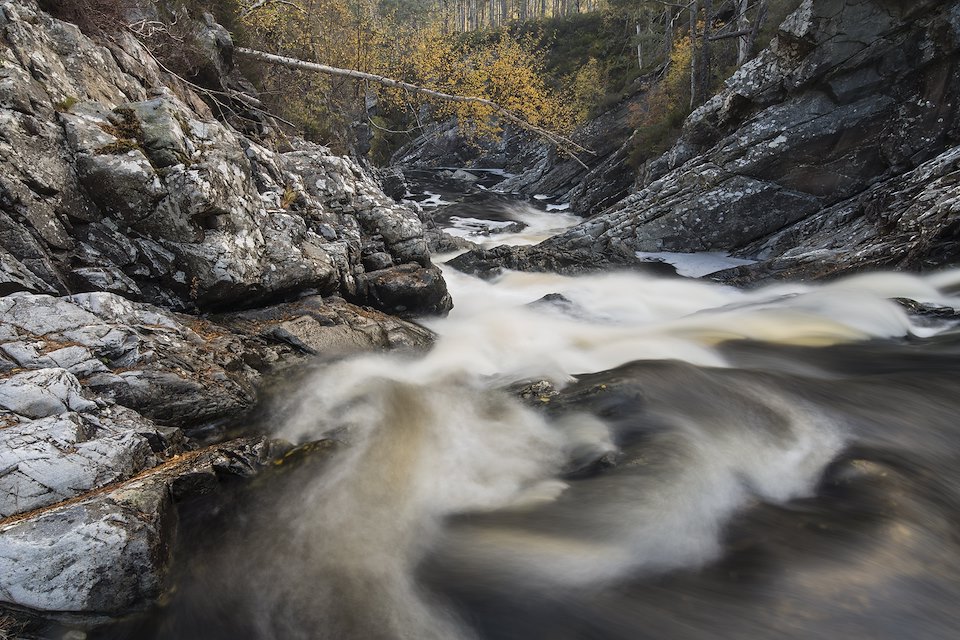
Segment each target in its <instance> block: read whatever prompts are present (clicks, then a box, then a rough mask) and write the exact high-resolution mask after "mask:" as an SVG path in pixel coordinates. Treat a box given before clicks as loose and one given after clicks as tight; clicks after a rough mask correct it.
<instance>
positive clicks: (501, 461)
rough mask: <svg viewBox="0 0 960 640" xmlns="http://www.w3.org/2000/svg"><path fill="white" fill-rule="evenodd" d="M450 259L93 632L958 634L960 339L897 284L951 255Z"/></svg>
mask: <svg viewBox="0 0 960 640" xmlns="http://www.w3.org/2000/svg"><path fill="white" fill-rule="evenodd" d="M446 275H447V278H448V281H449V283H450V285H451V290H452V293H453V295H454V300H455V302H456V305H457V306H456V309H455V310H454V312H453V313H452V314H451V316H450V317H449V318H447V319H444V320H436V321H432V322H430V326H431V327H432V328H433V329H434V330H435V331H437V333H438V335H439V339H438V341H437V344H436V346H435V347H434V348H433V349H432V350H431V351H430V352H428V353H426V354H423V355H419V356H400V355H382V354H379V355H366V356H361V357H357V358H353V359H349V360H344V361H340V362H337V363H332V364H331V363H328V364H324V365H323V366H318V367H317V368H316V369H314V370H311V371H308V372H304V374H303V377H302V378H300V379H298V380H297V381H296V382H295V383H292V384H291V385H290V386H289V387H287V388H285V390H284V391H283V392H282V393H281V394H280V395H279V397H278V398H276V402H275V413H273V414H272V416H273V417H272V419H271V421H270V422H271V426H272V428H273V430H274V431H275V433H276V434H277V435H280V436H283V437H286V438H290V439H292V440H294V441H297V442H308V441H312V440H317V439H321V438H333V439H335V440H337V441H338V442H339V443H340V444H339V445H338V446H337V448H336V451H335V452H334V453H332V454H331V455H329V456H317V457H315V458H314V459H312V460H310V459H308V460H307V462H305V463H304V464H302V465H300V466H299V467H297V468H294V469H291V470H288V471H286V472H278V473H275V474H272V475H269V476H267V477H265V478H263V479H262V480H260V481H259V482H256V483H254V485H252V486H249V487H246V488H244V489H242V490H239V491H238V492H237V494H236V496H235V497H234V500H233V501H231V502H229V503H226V504H224V503H217V504H212V505H211V504H205V505H203V508H200V509H194V510H193V511H192V512H190V513H192V516H191V517H190V519H188V520H187V521H185V523H184V527H183V531H184V533H183V536H182V540H181V544H180V548H179V550H178V555H177V558H178V564H177V568H176V571H175V574H174V576H173V577H172V579H171V584H172V586H174V587H175V590H174V591H173V592H172V594H171V596H170V598H169V599H168V600H167V601H166V602H165V603H164V604H163V605H162V606H160V607H158V608H157V609H155V610H153V611H151V612H148V613H147V614H145V615H142V616H135V617H133V618H131V619H129V620H126V621H124V622H123V623H121V624H116V625H111V626H110V627H109V628H105V629H102V630H100V631H99V632H97V633H95V634H93V637H102V638H107V637H110V638H118V637H130V638H145V639H146V638H158V639H159V638H163V639H174V638H176V639H191V638H198V639H199V638H205V639H206V638H251V639H298V638H305V639H306V638H323V639H331V640H334V639H336V640H370V639H380V638H382V639H385V640H386V639H394V638H404V639H410V640H431V639H436V640H441V639H443V640H447V639H450V640H452V639H458V638H463V639H469V638H478V639H479V638H483V639H502V640H507V639H511V640H513V639H516V640H520V639H524V640H529V639H548V640H567V639H570V640H573V639H577V640H580V639H594V638H596V639H620V638H623V639H627V638H630V639H636V638H656V639H662V638H685V639H699V638H835V637H852V638H890V639H901V638H908V637H909V638H954V637H957V633H958V629H960V609H958V608H957V606H956V603H957V602H958V601H960V535H958V531H960V530H958V523H960V520H958V515H960V504H958V501H960V383H958V380H960V377H958V374H960V332H958V331H957V330H956V329H955V328H954V327H955V325H956V323H955V322H953V321H950V320H946V319H933V318H931V317H919V316H916V315H910V314H908V313H907V312H906V310H905V309H904V307H902V306H901V305H900V304H898V303H897V302H894V301H893V300H892V299H893V298H910V299H913V300H917V301H919V302H923V303H926V304H929V305H941V306H947V307H958V306H960V299H958V298H957V297H956V292H957V291H958V285H960V272H946V273H941V274H936V275H932V276H926V277H915V276H906V275H902V274H872V275H867V276H860V277H856V278H852V279H848V280H843V281H838V282H834V283H831V284H827V285H815V286H810V285H795V284H785V285H778V286H776V287H773V288H767V289H761V290H757V291H751V292H745V291H740V290H735V289H730V288H726V287H721V286H718V285H715V284H712V283H708V282H703V281H697V280H687V279H676V278H669V279H668V278H655V277H651V276H646V275H638V274H606V275H599V276H588V277H581V278H566V277H560V276H554V275H544V274H507V275H506V276H504V277H503V278H501V279H500V280H498V281H496V282H494V283H485V282H481V281H479V280H475V279H473V278H469V277H467V276H463V275H460V274H456V273H449V272H448V273H447V274H446ZM548 293H560V294H562V295H563V296H564V297H565V301H564V302H562V304H543V303H540V304H535V305H530V304H529V303H531V302H533V301H536V300H538V299H540V298H542V297H543V296H544V295H545V294H548ZM530 380H547V381H550V382H551V383H552V385H553V388H554V389H555V390H557V391H558V392H557V393H556V394H554V392H553V391H551V390H550V388H549V387H546V386H542V387H540V388H538V393H536V394H534V396H533V397H532V398H531V400H532V402H528V403H524V402H521V401H520V400H519V399H518V397H517V395H516V393H514V392H508V391H504V389H505V388H508V387H510V386H511V385H514V384H516V383H520V382H523V381H530ZM531 405H532V406H531Z"/></svg>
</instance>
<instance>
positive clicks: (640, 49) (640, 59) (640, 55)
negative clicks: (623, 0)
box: [637, 22, 643, 69]
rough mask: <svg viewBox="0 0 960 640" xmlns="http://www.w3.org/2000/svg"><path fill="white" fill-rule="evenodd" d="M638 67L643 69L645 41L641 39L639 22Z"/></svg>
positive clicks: (638, 24)
mask: <svg viewBox="0 0 960 640" xmlns="http://www.w3.org/2000/svg"><path fill="white" fill-rule="evenodd" d="M637 68H638V69H643V42H641V41H640V23H639V22H638V23H637Z"/></svg>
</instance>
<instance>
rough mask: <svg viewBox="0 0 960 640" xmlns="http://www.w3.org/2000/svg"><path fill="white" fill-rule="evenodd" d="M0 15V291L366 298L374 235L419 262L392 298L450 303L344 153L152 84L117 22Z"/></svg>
mask: <svg viewBox="0 0 960 640" xmlns="http://www.w3.org/2000/svg"><path fill="white" fill-rule="evenodd" d="M0 30H2V31H0V33H2V40H0V46H2V49H0V59H2V62H3V64H2V65H0V157H2V158H3V163H2V168H0V260H2V265H3V266H2V268H0V290H2V291H6V292H10V291H31V292H34V293H54V292H55V293H60V294H64V293H73V292H78V291H91V290H97V291H110V292H115V293H121V294H123V295H124V296H126V297H128V298H131V299H135V300H142V301H148V302H152V303H155V304H161V305H164V306H168V307H173V308H177V309H181V310H191V309H202V310H215V309H224V308H229V307H237V306H253V305H256V304H262V303H266V302H275V301H280V300H283V299H285V298H289V297H291V296H293V295H294V294H295V293H297V292H300V291H304V290H308V289H312V290H315V291H317V292H319V293H322V294H331V293H335V292H339V293H340V294H342V295H343V296H345V297H347V298H348V299H350V300H353V301H355V302H359V303H368V302H370V303H375V302H376V299H377V298H376V296H375V295H371V292H370V291H369V290H368V288H366V287H365V282H366V281H367V278H366V276H367V275H368V272H367V267H368V266H370V265H369V263H368V264H367V265H365V264H364V263H363V261H362V260H361V253H362V252H364V251H366V252H370V251H373V250H379V251H380V252H382V253H384V254H385V256H388V257H389V264H386V261H384V262H382V263H381V265H384V267H392V266H397V265H415V266H416V268H418V269H421V270H423V271H425V272H429V274H425V275H424V278H423V279H429V280H430V282H431V283H432V286H433V288H432V289H430V290H429V291H425V290H424V289H423V288H422V287H421V288H418V289H417V290H416V291H412V292H410V294H409V295H408V296H407V299H408V302H409V304H408V305H407V308H406V310H405V313H406V314H407V315H411V316H412V315H418V314H431V313H444V312H446V311H447V310H448V309H449V308H450V305H451V302H450V300H449V298H448V297H446V289H445V286H444V283H443V279H442V278H441V277H440V276H439V272H438V271H436V269H435V268H434V267H433V266H432V265H431V264H430V258H429V254H428V252H427V248H426V243H425V241H424V239H423V228H422V225H421V223H420V220H419V218H418V216H417V214H416V213H415V212H414V211H412V210H410V209H408V208H406V207H404V206H402V205H398V204H396V203H395V202H394V201H393V200H392V199H390V198H388V197H387V196H385V195H384V194H383V192H382V191H381V190H380V189H379V187H378V186H377V185H376V183H375V182H374V181H373V180H372V179H371V178H370V177H369V176H367V175H366V174H365V173H364V172H363V171H362V170H361V169H360V167H359V166H358V165H356V164H355V163H354V162H352V161H350V160H348V159H345V158H340V157H336V156H334V155H332V154H331V153H330V152H329V150H327V149H326V148H325V147H322V146H319V145H313V144H307V143H303V142H295V143H294V144H293V148H292V149H290V150H288V151H286V152H284V153H278V152H275V151H271V150H270V149H268V148H267V147H266V146H263V145H262V144H259V143H257V142H255V141H253V140H250V139H248V138H246V137H244V136H243V135H242V134H241V133H239V132H237V131H236V130H234V129H233V128H231V127H230V126H229V125H225V124H222V123H220V122H218V121H216V120H215V119H214V118H213V117H212V115H211V113H210V111H209V110H208V109H207V107H206V106H205V105H204V103H203V102H202V101H201V100H200V98H199V97H197V95H196V94H195V93H193V92H192V90H190V88H189V87H186V86H185V85H183V84H182V83H180V84H178V83H176V82H175V81H171V82H170V86H169V87H168V86H165V85H164V84H163V83H162V82H161V76H162V73H161V71H160V69H159V68H158V67H157V65H156V63H154V62H153V61H152V58H151V57H150V56H149V54H148V53H147V52H146V51H145V50H144V49H143V47H142V45H140V44H139V43H138V42H137V41H136V40H134V39H133V38H132V37H129V36H126V37H121V38H118V39H117V41H116V42H115V43H112V44H111V46H110V48H107V47H104V46H100V45H97V44H95V43H93V42H92V41H90V40H89V39H88V38H86V37H85V36H84V35H82V34H81V33H80V32H79V30H78V29H77V28H76V27H74V26H73V25H69V24H67V23H63V22H59V21H57V20H54V19H52V18H50V17H49V16H47V15H46V14H44V13H42V12H40V11H39V10H38V9H37V8H36V5H35V4H34V3H33V2H29V1H28V2H16V3H15V2H9V1H8V2H4V3H0ZM221 35H223V34H221ZM211 51H212V53H211V55H218V56H220V55H223V54H224V51H225V49H224V47H212V49H211ZM226 51H228V50H226ZM216 64H219V65H221V66H232V63H231V62H230V61H229V60H224V59H219V58H218V59H217V60H216ZM214 66H216V65H214ZM376 266H380V265H376ZM381 276H382V274H381ZM397 286H400V285H397ZM420 293H422V294H424V295H426V297H427V298H428V299H427V300H426V301H425V302H424V304H423V305H422V307H421V305H420V304H418V300H417V296H418V294H420Z"/></svg>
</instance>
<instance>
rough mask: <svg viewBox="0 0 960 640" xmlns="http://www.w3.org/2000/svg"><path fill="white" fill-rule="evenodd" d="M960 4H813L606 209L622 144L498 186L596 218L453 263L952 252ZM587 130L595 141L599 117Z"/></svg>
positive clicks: (787, 267)
mask: <svg viewBox="0 0 960 640" xmlns="http://www.w3.org/2000/svg"><path fill="white" fill-rule="evenodd" d="M958 11H960V7H958V6H957V5H956V4H955V3H952V2H934V1H929V2H914V3H907V4H902V3H895V2H880V1H877V2H847V1H845V0H806V1H804V2H802V3H801V5H800V8H799V9H798V10H797V11H796V12H794V13H793V14H791V15H790V16H789V17H788V18H787V19H786V20H785V21H784V23H783V24H782V25H781V26H780V28H779V30H778V31H777V34H776V36H775V38H774V39H773V41H772V42H771V43H770V45H769V46H768V47H767V48H766V49H764V50H763V51H762V52H761V53H760V54H759V55H757V56H756V57H755V58H754V59H752V60H751V61H749V62H748V63H746V64H744V65H743V66H742V67H741V68H740V69H739V70H737V71H736V73H734V75H733V76H731V77H730V78H729V79H728V80H727V81H726V83H725V86H724V87H723V88H722V90H721V91H720V92H719V93H717V94H716V95H715V96H714V97H713V98H711V99H710V100H708V101H707V102H706V103H705V104H704V105H703V106H701V107H699V108H698V109H697V110H695V111H694V112H693V113H692V114H691V115H690V116H689V117H688V118H687V119H686V121H685V122H684V124H683V130H682V134H681V136H680V138H679V140H678V141H677V142H676V144H675V145H674V146H673V148H672V149H670V150H669V151H668V152H667V153H665V154H664V155H662V156H660V157H658V158H655V159H653V160H651V161H649V162H648V163H647V164H646V166H645V167H644V170H643V171H642V172H641V174H640V177H639V178H638V179H637V183H636V184H635V185H634V186H633V187H632V188H631V189H630V191H631V192H630V193H628V194H627V195H626V196H625V197H622V199H619V200H618V201H616V202H614V203H612V204H606V205H603V204H602V203H603V198H605V197H606V198H609V197H610V196H611V195H614V194H616V193H618V192H621V191H622V190H623V188H624V187H623V177H622V173H621V172H618V171H617V170H616V169H614V168H612V167H611V163H613V165H614V166H616V165H617V164H622V163H623V161H624V158H625V154H626V150H625V148H623V147H621V148H618V149H614V150H612V151H610V150H608V149H603V148H600V149H599V151H600V153H599V154H598V156H597V157H596V158H595V159H589V162H590V167H589V169H583V168H579V167H577V165H576V164H575V163H573V162H572V161H569V160H564V159H563V158H562V157H559V156H558V155H557V154H556V153H548V152H547V150H546V148H541V151H540V152H539V155H538V156H537V157H536V158H535V162H534V163H532V167H533V168H530V169H528V170H526V171H523V172H521V173H520V174H519V175H517V176H515V177H513V178H511V179H509V180H507V181H505V182H504V183H503V184H502V188H503V189H505V190H519V191H520V192H523V193H528V194H531V195H532V194H534V193H542V194H547V195H551V196H553V197H555V198H557V199H559V200H560V201H566V202H569V203H570V204H571V206H572V208H573V210H575V211H580V212H582V213H584V214H586V215H588V216H589V219H587V220H586V221H584V222H583V223H582V224H581V225H578V226H576V227H574V228H571V229H569V230H567V231H566V232H564V233H562V234H559V235H558V236H557V237H555V238H550V239H548V240H547V241H544V242H543V243H541V244H539V245H537V246H535V247H523V248H520V249H513V250H508V249H496V250H493V251H491V250H486V251H477V252H474V253H471V254H466V255H464V256H461V257H459V258H457V261H456V262H455V263H454V264H455V265H456V266H457V268H460V269H466V270H468V271H471V272H476V273H495V272H496V271H497V269H498V266H499V265H503V266H507V267H508V268H511V269H532V270H543V269H553V268H557V267H558V266H564V265H566V267H567V268H570V269H573V270H582V269H584V268H590V263H591V262H593V264H594V268H603V267H604V266H605V265H611V264H615V265H621V266H624V267H626V266H631V265H636V264H637V263H638V261H639V260H638V258H637V256H636V254H637V252H643V253H656V252H703V251H708V252H725V253H729V254H732V255H734V256H737V257H741V258H748V259H751V260H754V261H756V264H754V265H751V266H748V267H741V268H738V269H737V270H735V271H731V272H728V273H724V274H721V275H718V276H716V277H718V278H723V279H725V280H728V281H730V282H736V283H740V284H749V283H757V282H761V281H764V280H768V279H771V278H824V277H831V276H836V275H838V274H842V273H850V272H854V271H857V270H866V269H876V268H898V269H908V270H918V269H929V268H934V267H937V266H942V265H947V264H951V263H953V262H954V261H955V260H956V258H957V222H956V220H957V210H956V202H957V191H956V189H955V187H954V179H953V177H954V176H955V173H956V167H957V165H956V155H957V131H956V127H957V122H958V108H960V107H958V105H960V94H958V91H960V88H958V85H957V78H958V75H957V73H956V70H957V62H958V45H960V35H958V34H960V23H958V15H960V14H958ZM609 117H611V118H613V122H618V121H619V120H618V119H617V118H616V117H615V115H614V112H611V114H610V115H609ZM590 126H602V121H600V120H598V121H594V122H592V123H591V125H590ZM611 127H613V129H615V128H616V127H615V125H607V128H608V129H609V128H611ZM580 135H581V136H583V138H582V139H583V140H590V139H592V138H591V131H590V129H589V127H588V128H587V129H586V130H584V131H583V132H582V133H581V134H580ZM592 135H596V134H595V133H594V134H592ZM614 138H616V136H614ZM621 139H622V138H621ZM428 148H429V147H428ZM405 153H406V155H404V154H403V152H402V153H401V154H400V155H399V156H398V161H400V162H401V163H412V164H416V163H417V162H418V161H419V157H420V155H418V149H417V148H413V149H411V150H407V151H406V152H405ZM421 155H422V154H421ZM480 161H481V162H482V159H481V160H480ZM610 173H613V176H614V177H612V178H611V179H610V180H609V181H605V180H604V175H607V174H610ZM604 185H605V186H604ZM604 188H608V189H611V190H610V191H609V192H604V191H603V189H604ZM585 189H587V190H589V191H590V192H593V193H598V194H600V195H599V196H598V197H592V196H588V195H587V192H586V191H584V190H585ZM597 198H599V201H598V199H597ZM598 202H599V203H600V206H597V203H598ZM571 256H573V257H575V258H573V259H572V258H571Z"/></svg>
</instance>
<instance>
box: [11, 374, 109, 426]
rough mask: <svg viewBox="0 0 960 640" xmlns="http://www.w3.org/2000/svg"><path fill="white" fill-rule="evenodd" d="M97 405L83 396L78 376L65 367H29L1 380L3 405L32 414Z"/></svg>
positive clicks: (77, 409)
mask: <svg viewBox="0 0 960 640" xmlns="http://www.w3.org/2000/svg"><path fill="white" fill-rule="evenodd" d="M96 408H97V405H96V403H95V402H91V401H90V400H87V399H86V398H84V397H83V390H82V388H81V386H80V383H79V382H78V381H77V378H76V377H75V376H74V375H73V374H72V373H70V372H69V371H66V370H65V369H39V370H37V371H26V372H23V373H18V374H15V375H12V376H10V377H8V378H4V379H2V380H0V409H6V410H8V411H10V412H12V413H17V414H19V415H22V416H26V417H28V418H46V417H49V416H58V415H60V414H62V413H66V412H68V411H81V412H83V411H93V410H95V409H96Z"/></svg>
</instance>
